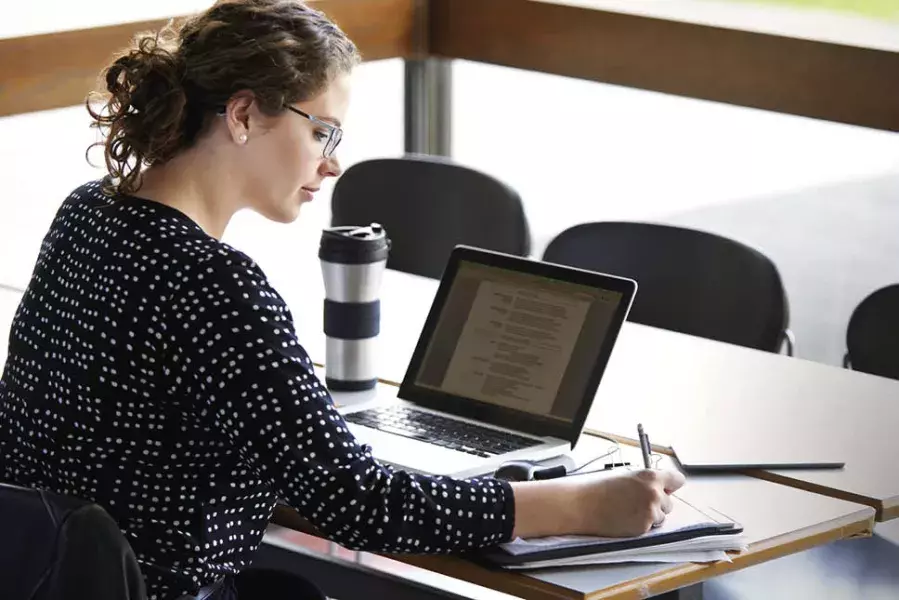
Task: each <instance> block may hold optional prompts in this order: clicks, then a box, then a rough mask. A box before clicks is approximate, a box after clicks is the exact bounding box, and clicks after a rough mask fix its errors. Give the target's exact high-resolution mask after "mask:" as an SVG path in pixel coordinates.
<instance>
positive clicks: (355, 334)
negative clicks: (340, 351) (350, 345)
mask: <svg viewBox="0 0 899 600" xmlns="http://www.w3.org/2000/svg"><path fill="white" fill-rule="evenodd" d="M324 321H325V335H326V336H328V337H332V338H338V339H341V340H364V339H367V338H372V337H375V336H376V335H378V334H379V333H381V301H380V300H375V301H373V302H335V301H333V300H327V299H326V300H325V313H324Z"/></svg>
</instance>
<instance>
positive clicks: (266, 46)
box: [87, 0, 360, 194]
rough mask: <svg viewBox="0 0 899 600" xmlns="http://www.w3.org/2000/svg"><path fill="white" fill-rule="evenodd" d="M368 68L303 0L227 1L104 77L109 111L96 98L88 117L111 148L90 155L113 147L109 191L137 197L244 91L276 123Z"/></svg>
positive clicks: (126, 57)
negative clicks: (146, 179)
mask: <svg viewBox="0 0 899 600" xmlns="http://www.w3.org/2000/svg"><path fill="white" fill-rule="evenodd" d="M359 60H360V58H359V53H358V50H357V49H356V46H355V45H354V44H353V42H352V41H350V39H349V38H348V37H347V36H346V34H344V32H343V31H341V30H340V28H339V27H338V26H337V25H336V24H335V23H333V22H332V21H330V20H329V19H328V18H327V17H326V16H325V15H324V14H323V13H321V12H319V11H317V10H314V9H312V8H309V7H308V6H306V5H304V4H302V3H301V2H299V1H297V0H219V1H218V2H216V4H215V5H214V6H212V7H211V8H209V9H208V10H207V11H206V12H204V13H201V14H199V15H196V16H194V17H191V18H189V19H187V20H186V21H184V22H183V23H181V24H180V26H179V25H177V24H176V23H175V22H174V21H172V22H170V23H169V24H168V25H167V26H166V27H165V28H163V29H162V30H160V31H158V32H149V33H141V34H139V35H138V36H137V37H136V38H135V40H134V42H133V44H132V46H131V47H130V48H128V49H127V50H126V51H124V52H123V53H122V54H121V55H120V56H119V57H118V58H116V59H115V60H114V61H113V62H112V64H111V65H109V66H108V67H107V68H106V69H104V71H103V80H104V81H105V84H106V85H105V87H106V92H107V93H106V94H103V96H102V101H103V105H102V106H101V107H100V109H99V110H95V109H94V108H93V107H92V106H91V102H92V99H93V98H95V97H96V96H95V95H92V96H91V97H89V98H88V100H87V110H88V112H89V113H90V115H91V117H92V118H93V123H92V126H93V127H97V128H99V129H100V131H101V132H103V134H104V138H105V140H104V141H102V142H97V143H95V144H92V145H91V146H90V147H89V148H88V152H89V151H90V149H91V148H93V147H95V146H103V147H104V155H105V159H106V167H107V169H108V171H109V177H107V179H106V181H105V183H104V189H105V191H106V192H107V193H110V194H115V193H119V194H130V193H133V192H135V191H136V190H137V189H138V188H139V187H140V184H141V171H142V170H143V168H144V167H148V166H152V165H157V164H162V163H164V162H166V161H168V160H169V159H171V158H172V157H173V156H175V155H176V154H177V153H178V152H180V151H182V150H184V149H186V148H189V147H191V145H193V144H194V142H196V140H197V138H198V137H199V136H200V134H201V133H202V132H203V130H204V128H205V126H206V124H207V123H208V122H209V116H210V115H211V114H212V113H214V112H215V110H216V109H217V108H218V107H220V106H223V105H224V104H226V103H227V101H228V100H229V99H230V98H231V97H232V96H233V95H234V94H235V93H236V92H238V91H243V90H249V91H251V92H252V93H253V94H254V96H255V98H256V101H257V102H258V103H259V107H260V110H262V111H263V112H264V113H266V114H269V115H275V114H277V113H278V112H279V111H281V110H283V108H284V105H285V104H292V103H294V102H302V101H304V100H308V99H310V98H313V97H315V96H316V95H317V94H318V93H320V92H321V91H323V90H324V89H325V88H326V87H327V85H328V83H329V82H330V81H331V79H332V78H333V77H334V76H335V75H337V74H339V73H343V72H349V71H350V70H351V69H352V68H353V67H354V66H355V65H356V64H357V63H358V62H359Z"/></svg>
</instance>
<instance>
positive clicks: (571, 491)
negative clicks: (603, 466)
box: [512, 469, 685, 538]
mask: <svg viewBox="0 0 899 600" xmlns="http://www.w3.org/2000/svg"><path fill="white" fill-rule="evenodd" d="M684 482H685V478H684V476H683V474H681V473H680V472H679V471H668V470H652V469H644V470H639V471H627V472H624V473H621V474H609V473H597V474H584V475H576V476H571V477H563V478H561V479H551V480H547V481H527V482H519V483H513V484H512V489H513V491H514V493H515V529H514V532H513V536H514V537H522V538H528V537H543V536H548V535H567V534H581V535H597V536H603V537H630V536H636V535H641V534H643V533H646V532H647V531H649V530H650V528H652V526H653V525H655V524H660V523H661V522H662V521H663V520H664V518H665V515H666V514H667V513H668V512H670V511H671V502H672V501H671V497H670V495H671V494H672V493H673V492H675V491H677V490H678V489H680V488H681V486H683V485H684Z"/></svg>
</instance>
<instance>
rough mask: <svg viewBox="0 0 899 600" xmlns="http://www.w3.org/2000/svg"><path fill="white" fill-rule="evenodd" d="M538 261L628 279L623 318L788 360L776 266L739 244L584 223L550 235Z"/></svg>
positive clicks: (789, 344)
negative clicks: (783, 354)
mask: <svg viewBox="0 0 899 600" xmlns="http://www.w3.org/2000/svg"><path fill="white" fill-rule="evenodd" d="M543 260H546V261H548V262H554V263H560V264H566V265H571V266H575V267H580V268H584V269H590V270H593V271H602V272H605V273H610V274H612V275H620V276H624V277H629V278H632V279H635V280H636V281H637V286H638V287H637V295H636V296H635V298H634V304H633V307H632V308H631V312H630V315H629V317H628V319H629V320H631V321H633V322H635V323H642V324H644V325H651V326H653V327H659V328H662V329H668V330H671V331H678V332H681V333H686V334H690V335H695V336H699V337H704V338H708V339H713V340H718V341H722V342H728V343H731V344H737V345H740V346H746V347H749V348H756V349H758V350H766V351H769V352H780V351H781V349H782V348H783V346H784V344H786V348H787V353H788V354H790V355H792V354H793V335H792V333H791V332H790V331H789V329H788V324H789V306H788V303H787V298H786V293H785V292H784V288H783V284H782V282H781V279H780V275H779V273H778V272H777V268H776V267H775V266H774V263H772V262H771V261H770V260H769V259H768V258H767V257H765V256H764V255H763V254H761V253H760V252H758V251H757V250H754V249H752V248H750V247H748V246H746V245H744V244H741V243H739V242H736V241H734V240H730V239H727V238H724V237H721V236H718V235H714V234H711V233H706V232H702V231H696V230H692V229H685V228H681V227H674V226H670V225H661V224H653V223H631V222H602V223H585V224H581V225H576V226H574V227H571V228H570V229H567V230H565V231H563V232H562V233H560V234H559V235H558V236H556V238H555V239H553V240H552V241H551V242H550V244H549V246H547V248H546V251H545V252H544V254H543Z"/></svg>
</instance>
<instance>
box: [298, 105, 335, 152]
mask: <svg viewBox="0 0 899 600" xmlns="http://www.w3.org/2000/svg"><path fill="white" fill-rule="evenodd" d="M284 108H286V109H287V110H289V111H291V112H294V113H296V114H298V115H300V116H301V117H305V118H307V119H309V120H310V121H312V122H313V123H317V124H319V125H321V126H322V127H325V128H326V129H327V130H328V139H327V141H326V142H325V147H324V148H323V149H322V157H323V158H331V156H332V155H333V154H334V151H335V150H337V146H338V145H339V144H340V140H342V139H343V129H341V128H340V127H338V126H337V125H335V124H334V123H328V122H327V121H325V120H323V119H319V118H318V117H314V116H312V115H310V114H309V113H307V112H304V111H302V110H300V109H299V108H296V107H293V106H290V105H289V104H285V105H284Z"/></svg>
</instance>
